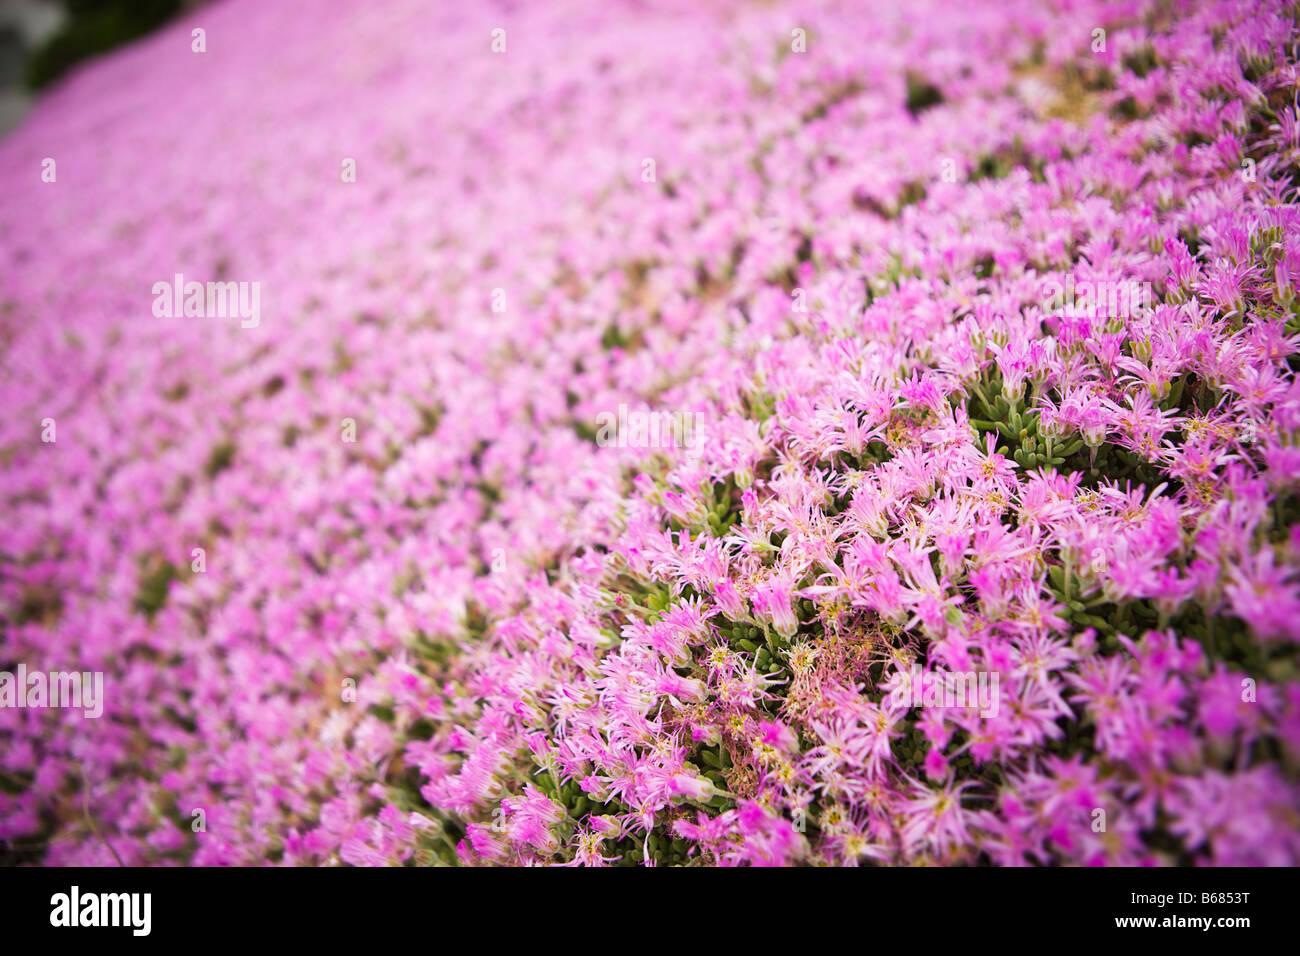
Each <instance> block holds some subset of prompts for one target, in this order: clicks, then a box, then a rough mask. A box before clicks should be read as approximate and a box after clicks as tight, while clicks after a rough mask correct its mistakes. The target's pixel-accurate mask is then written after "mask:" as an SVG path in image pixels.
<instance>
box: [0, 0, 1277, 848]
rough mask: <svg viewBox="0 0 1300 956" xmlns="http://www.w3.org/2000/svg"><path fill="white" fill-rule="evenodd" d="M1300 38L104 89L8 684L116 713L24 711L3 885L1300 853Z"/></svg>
mask: <svg viewBox="0 0 1300 956" xmlns="http://www.w3.org/2000/svg"><path fill="white" fill-rule="evenodd" d="M308 8H309V9H308ZM471 8H473V9H471ZM702 8H703V9H702ZM1297 16H1298V13H1297V8H1296V6H1295V5H1294V4H1290V3H1284V2H1280V0H1252V2H1248V3H1247V2H1208V0H1207V2H1203V3H1186V4H1171V3H1163V2H1136V0H1125V2H1095V0H1083V2H1079V3H1070V4H1044V3H1040V2H1038V0H1010V2H996V3H993V2H984V0H974V2H967V3H962V4H950V3H942V2H920V3H914V4H906V5H903V6H902V7H900V6H899V5H897V4H893V3H888V2H880V3H870V4H865V3H858V2H853V3H848V2H844V3H839V2H828V3H816V4H812V5H809V4H800V5H787V4H783V3H775V4H757V5H756V4H749V3H734V4H733V3H720V4H715V5H703V4H697V3H688V2H685V0H682V2H671V3H663V4H653V5H643V4H639V3H638V4H634V3H617V2H609V3H601V4H589V3H585V2H577V0H574V2H556V3H547V4H540V5H533V6H528V7H517V6H516V5H514V4H500V5H497V6H492V5H482V6H481V7H480V5H457V4H445V5H430V4H427V3H417V2H405V0H383V2H373V3H367V4H355V3H349V2H344V0H337V2H330V3H319V2H314V3H311V4H302V5H298V4H293V3H283V4H281V3H276V4H264V3H258V2H256V0H230V2H226V3H217V4H213V5H211V6H206V7H201V8H199V9H198V10H195V11H193V12H191V13H190V14H188V18H187V19H185V20H183V21H182V22H179V23H176V24H174V25H173V26H171V27H169V28H168V29H165V30H164V31H162V32H160V33H158V34H156V35H154V36H152V37H150V38H148V39H146V40H144V41H141V42H140V43H138V44H137V45H135V46H133V47H131V48H129V49H127V50H124V51H122V52H119V53H116V54H114V55H112V56H111V57H109V58H107V59H106V60H104V61H101V62H98V63H95V64H93V65H90V66H88V67H86V68H84V69H83V70H81V71H80V72H78V73H77V74H76V75H75V76H74V77H73V78H72V79H71V80H70V81H69V82H67V83H66V84H65V85H63V86H61V87H60V88H59V89H57V90H55V91H54V92H53V93H52V94H51V95H50V96H49V97H48V98H47V99H46V100H44V101H43V102H42V103H41V104H40V106H39V107H38V108H37V110H36V111H35V113H34V114H33V115H32V116H31V117H30V118H29V120H28V121H27V122H26V124H25V125H24V126H23V127H22V128H21V129H19V130H18V131H16V132H15V133H13V134H11V135H10V137H9V138H8V139H7V140H5V141H3V142H0V187H2V188H3V194H4V196H5V201H4V203H3V204H2V205H0V262H2V263H3V270H4V274H3V275H4V280H3V285H2V286H0V370H2V372H0V391H2V401H3V404H4V407H5V409H6V413H5V415H4V416H3V417H0V502H3V511H4V515H5V521H4V523H3V527H2V528H0V671H3V672H4V673H7V674H10V675H14V674H16V673H17V669H18V668H19V667H20V666H21V667H22V668H23V669H24V672H25V673H26V674H55V673H71V672H76V673H78V674H80V675H82V676H84V677H85V678H86V687H90V686H91V685H92V683H93V682H92V681H91V675H95V674H98V675H100V676H101V677H102V694H100V695H99V698H100V699H99V700H97V701H96V707H98V708H99V709H100V710H101V713H99V714H98V715H97V716H91V715H90V714H89V712H88V708H85V707H83V708H80V709H79V708H75V707H67V706H51V703H52V702H51V701H50V700H48V699H41V700H34V699H33V697H32V696H31V691H32V685H28V684H26V682H24V684H23V685H22V686H20V685H19V684H18V682H17V681H16V679H15V680H13V681H11V682H8V683H7V684H5V685H0V704H5V706H3V707H0V742H2V743H0V861H3V862H8V863H39V864H46V865H59V864H73V863H83V864H98V865H103V864H114V863H118V862H122V863H126V864H136V865H141V864H161V865H168V864H171V865H175V864H204V865H211V864H241V865H242V864H260V863H273V864H317V865H318V864H334V863H347V864H356V865H368V864H403V863H404V864H416V865H429V864H453V865H491V864H544V865H602V864H614V865H714V864H724V865H729V864H762V865H784V864H822V865H857V864H907V865H912V864H993V865H1023V864H1089V865H1096V864H1108V865H1134V864H1149V863H1150V864H1175V865H1190V864H1218V865H1223V864H1269V865H1295V864H1297V863H1300V763H1298V761H1300V673H1298V672H1297V659H1296V646H1297V641H1298V640H1300V442H1298V440H1297V439H1298V436H1300V387H1298V386H1297V384H1296V381H1295V375H1294V370H1295V368H1296V366H1297V363H1300V357H1297V351H1298V350H1300V294H1298V293H1297V290H1296V285H1297V284H1298V283H1300V210H1297V207H1296V205H1295V199H1296V192H1295V190H1296V188H1297V186H1298V185H1300V179H1298V178H1297V177H1298V176H1300V166H1298V163H1300V111H1298V107H1297V102H1298V97H1300V74H1298V73H1297V64H1298V60H1300V57H1298V55H1297V47H1296V44H1297V42H1298V41H1297V37H1298V35H1300V29H1298V26H1297V23H1298V21H1297ZM196 30H199V31H201V33H200V34H197V36H199V37H200V38H201V39H202V42H199V41H198V40H196V39H195V38H196V34H195V32H194V31H196ZM192 282H193V283H198V287H197V291H195V290H193V289H191V285H190V284H191V283H192ZM232 284H233V285H232ZM214 287H215V288H217V289H218V290H219V291H222V292H223V294H224V292H229V295H230V296H233V298H228V301H226V303H225V307H222V308H218V309H217V314H214V313H213V309H212V302H213V293H212V289H213V288H214ZM173 293H174V294H173ZM254 295H255V296H256V297H257V298H256V299H254V298H253V296H254ZM241 296H242V298H241ZM160 302H163V307H159V303H160ZM254 302H256V307H255V308H250V306H253V305H254ZM56 682H57V679H56V678H51V681H50V685H49V686H47V687H46V692H49V691H50V690H51V689H52V686H53V684H54V683H56ZM6 686H7V687H8V688H9V693H10V697H9V699H8V700H6V699H4V698H3V696H2V695H3V694H4V692H5V687H6ZM87 693H89V692H88V691H87ZM24 695H26V696H24ZM83 703H84V701H83ZM19 704H22V705H21V706H20V705H19Z"/></svg>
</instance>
